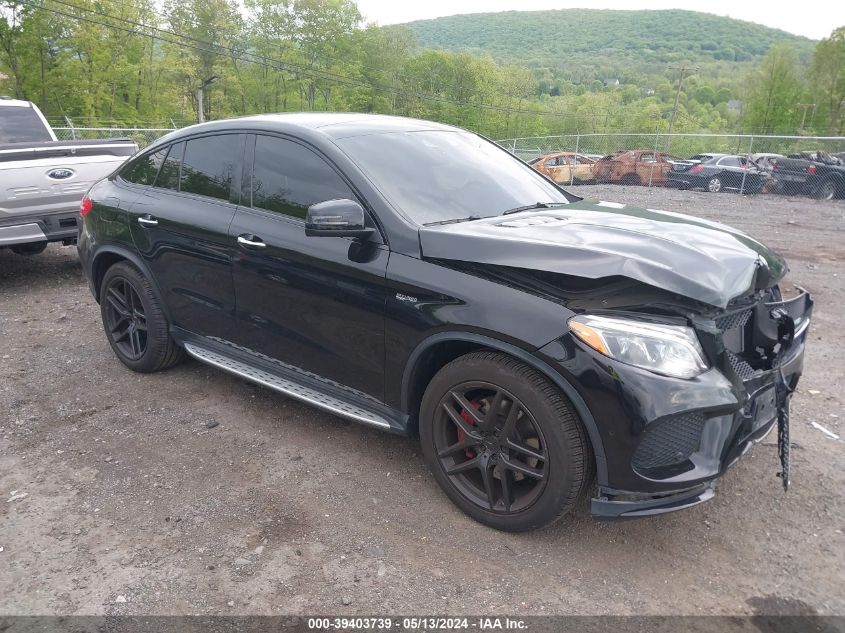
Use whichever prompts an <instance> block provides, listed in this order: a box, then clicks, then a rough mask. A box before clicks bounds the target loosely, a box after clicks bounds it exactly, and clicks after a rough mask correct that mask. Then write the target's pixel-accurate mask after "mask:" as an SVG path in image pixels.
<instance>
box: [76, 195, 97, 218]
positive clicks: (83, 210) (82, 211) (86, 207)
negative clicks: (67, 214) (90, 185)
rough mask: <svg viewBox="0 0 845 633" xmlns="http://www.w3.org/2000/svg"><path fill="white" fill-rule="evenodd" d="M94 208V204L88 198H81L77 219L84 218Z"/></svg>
mask: <svg viewBox="0 0 845 633" xmlns="http://www.w3.org/2000/svg"><path fill="white" fill-rule="evenodd" d="M93 208H94V203H93V202H91V198H89V197H88V196H82V202H80V203H79V217H81V218H84V217H85V216H86V215H88V214H89V213H90V212H91V209H93Z"/></svg>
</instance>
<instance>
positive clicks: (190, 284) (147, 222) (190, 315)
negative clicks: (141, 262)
mask: <svg viewBox="0 0 845 633" xmlns="http://www.w3.org/2000/svg"><path fill="white" fill-rule="evenodd" d="M244 140H245V135H243V134H237V133H229V134H215V135H207V136H200V137H195V138H191V139H188V140H187V141H183V142H179V143H176V144H174V145H172V146H171V147H170V148H169V150H168V153H167V157H166V158H165V159H164V162H163V164H162V165H161V168H160V169H159V171H158V175H157V177H156V180H155V182H154V184H153V186H152V187H148V188H147V189H146V191H145V192H144V194H143V195H141V196H140V197H139V198H138V200H137V201H135V203H134V204H133V205H132V207H131V210H130V214H129V219H130V227H131V232H132V237H133V240H134V242H135V245H136V246H137V248H138V250H139V251H140V252H141V254H142V255H143V257H144V259H145V260H146V262H147V265H148V266H149V268H150V270H151V271H152V273H153V276H154V277H155V279H156V281H157V283H158V285H159V288H160V289H161V291H162V293H163V294H164V301H165V302H166V304H167V306H168V308H169V312H170V318H171V322H172V324H173V325H175V326H177V327H180V328H183V329H185V330H188V331H190V332H193V333H195V334H200V335H203V336H217V337H221V338H224V339H227V340H231V338H232V336H233V329H234V319H235V290H234V285H233V282H232V252H233V244H232V240H231V239H230V238H229V225H230V224H231V223H232V219H233V218H234V216H235V210H236V208H237V202H238V197H239V193H238V192H239V191H240V174H241V170H242V160H243V151H244V150H243V148H244Z"/></svg>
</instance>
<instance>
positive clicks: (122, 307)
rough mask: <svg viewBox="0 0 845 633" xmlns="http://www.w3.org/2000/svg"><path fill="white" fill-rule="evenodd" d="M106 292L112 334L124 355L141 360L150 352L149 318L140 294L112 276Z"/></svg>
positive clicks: (123, 278)
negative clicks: (148, 346)
mask: <svg viewBox="0 0 845 633" xmlns="http://www.w3.org/2000/svg"><path fill="white" fill-rule="evenodd" d="M105 290H106V293H105V296H104V297H103V300H104V301H105V302H106V311H105V314H106V330H107V332H108V335H109V337H110V339H111V340H112V342H113V343H114V345H115V346H116V347H117V349H118V350H119V351H120V352H121V354H122V355H123V356H125V357H126V358H127V359H129V360H139V359H140V358H141V357H142V356H143V355H144V352H146V351H147V316H146V314H145V313H144V305H143V303H142V302H141V298H140V297H139V296H138V291H137V290H135V288H134V287H133V286H132V282H131V281H129V280H128V279H126V278H125V277H121V276H114V277H112V278H111V280H110V281H109V285H108V287H106V288H105Z"/></svg>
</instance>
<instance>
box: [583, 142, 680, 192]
mask: <svg viewBox="0 0 845 633" xmlns="http://www.w3.org/2000/svg"><path fill="white" fill-rule="evenodd" d="M675 160H678V159H677V158H674V157H673V156H670V155H669V154H667V153H665V152H655V151H654V150H652V149H631V150H625V151H621V152H616V153H615V154H610V155H608V156H604V157H603V158H601V159H600V160H598V161H596V164H595V165H594V166H593V175H594V176H595V179H596V182H602V183H621V184H623V185H661V186H662V185H665V184H666V181H667V174H668V173H669V171H670V169H671V168H672V161H675Z"/></svg>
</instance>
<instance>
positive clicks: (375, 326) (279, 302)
mask: <svg viewBox="0 0 845 633" xmlns="http://www.w3.org/2000/svg"><path fill="white" fill-rule="evenodd" d="M250 154H253V155H254V168H253V170H252V172H251V177H250V176H245V182H244V196H243V197H244V198H245V199H244V200H243V203H242V205H241V207H239V209H238V212H237V215H236V216H235V219H234V221H233V223H232V227H231V230H230V235H231V239H232V240H233V242H235V243H237V244H238V247H237V254H236V256H235V258H234V261H233V272H234V281H235V294H236V299H237V313H238V333H237V339H236V340H235V342H237V343H238V344H239V345H242V346H243V347H247V348H248V349H250V350H252V351H255V352H259V353H261V354H264V355H266V356H269V357H271V358H273V359H275V360H278V361H281V362H282V363H285V364H287V365H292V366H293V367H295V368H297V369H299V370H302V371H305V372H309V373H312V374H316V375H317V376H319V377H321V378H324V379H328V380H331V381H334V382H336V383H339V384H341V385H343V386H346V387H351V388H353V389H356V390H358V391H362V392H364V393H366V394H369V395H371V396H374V397H377V398H382V397H383V395H384V353H385V351H384V309H385V293H386V288H385V273H386V270H387V260H388V256H389V251H388V249H387V247H386V246H385V245H384V244H381V243H379V241H378V240H376V241H375V242H368V243H364V244H362V243H359V242H357V241H355V240H353V239H350V238H342V237H306V235H305V222H304V220H305V212H306V209H307V208H308V207H309V206H310V205H312V204H316V203H317V202H323V201H326V200H333V199H338V198H349V199H357V197H356V195H355V194H354V193H353V191H352V189H351V188H350V186H349V185H348V184H347V183H346V182H345V180H344V179H343V178H342V177H341V175H340V174H339V173H338V172H337V171H336V170H335V169H334V168H333V167H332V166H331V165H330V164H329V163H328V162H326V161H325V160H324V159H323V158H322V157H321V156H320V155H318V154H317V153H316V152H315V151H313V150H312V149H310V148H308V147H306V146H305V145H302V144H300V143H298V142H296V141H294V140H290V139H286V138H281V137H275V136H265V135H257V136H254V137H251V138H250V139H249V141H248V143H247V156H249V155H250ZM247 162H249V160H248V159H247Z"/></svg>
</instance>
